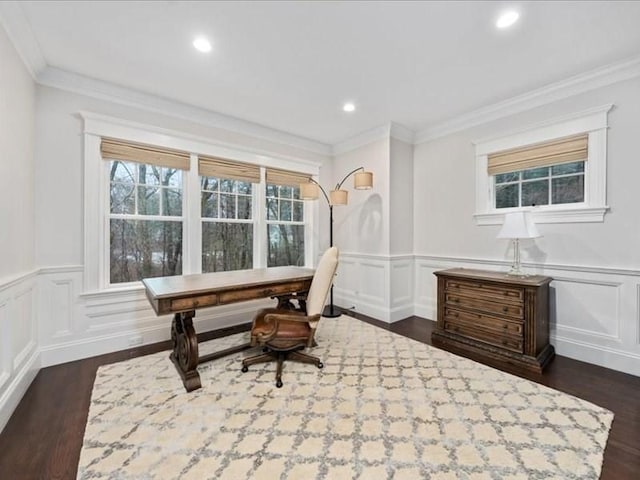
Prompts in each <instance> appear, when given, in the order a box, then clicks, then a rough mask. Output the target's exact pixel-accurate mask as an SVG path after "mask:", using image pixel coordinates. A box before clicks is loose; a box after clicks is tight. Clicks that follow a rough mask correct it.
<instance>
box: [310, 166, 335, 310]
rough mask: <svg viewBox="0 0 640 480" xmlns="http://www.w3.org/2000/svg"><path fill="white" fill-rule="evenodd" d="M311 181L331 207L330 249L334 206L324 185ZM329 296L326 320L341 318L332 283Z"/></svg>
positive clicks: (325, 308)
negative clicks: (334, 302)
mask: <svg viewBox="0 0 640 480" xmlns="http://www.w3.org/2000/svg"><path fill="white" fill-rule="evenodd" d="M309 181H311V182H313V183H315V184H316V185H317V186H318V187H319V188H320V191H321V192H322V195H324V198H325V200H326V201H327V205H329V247H333V204H332V203H331V200H329V196H328V195H327V192H325V190H324V188H322V185H320V184H319V183H318V182H316V181H315V180H314V179H313V178H309ZM343 181H344V180H343ZM329 295H330V297H329V298H330V301H329V305H327V306H326V307H324V310H323V311H322V316H323V317H325V318H336V317H339V316H340V315H342V313H341V312H340V311H339V310H337V309H336V308H335V306H334V304H333V282H332V283H331V293H330V294H329Z"/></svg>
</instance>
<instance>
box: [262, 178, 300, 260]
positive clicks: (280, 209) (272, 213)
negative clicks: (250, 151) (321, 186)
mask: <svg viewBox="0 0 640 480" xmlns="http://www.w3.org/2000/svg"><path fill="white" fill-rule="evenodd" d="M307 178H308V177H304V176H302V175H299V174H296V173H294V172H286V171H283V170H274V169H269V170H267V180H266V212H265V214H266V221H267V239H268V240H267V242H268V243H267V245H268V250H267V266H268V267H279V266H284V265H304V262H305V251H304V238H305V222H304V202H303V201H302V200H301V199H300V186H299V185H300V184H301V183H305V182H306V181H307Z"/></svg>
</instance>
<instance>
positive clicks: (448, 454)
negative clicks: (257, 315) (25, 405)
mask: <svg viewBox="0 0 640 480" xmlns="http://www.w3.org/2000/svg"><path fill="white" fill-rule="evenodd" d="M246 335H247V334H238V335H234V336H232V337H227V338H224V339H219V340H214V341H212V342H207V343H205V344H202V345H201V354H203V353H207V351H210V350H219V349H222V348H226V347H228V346H230V345H234V344H239V343H242V342H243V341H244V340H245V339H246ZM317 341H318V344H319V346H318V347H316V348H315V349H313V352H312V353H313V354H315V355H319V356H320V357H321V358H322V360H323V361H324V364H325V368H324V369H322V370H319V369H317V368H316V367H314V366H313V365H304V364H299V363H294V362H287V363H286V364H285V369H284V374H283V382H284V387H283V388H281V389H278V388H276V387H275V385H274V372H275V364H263V365H255V366H252V367H250V368H249V372H247V373H241V372H240V360H241V358H242V357H243V355H251V354H255V353H256V351H253V350H250V351H248V352H246V353H243V354H237V355H234V356H230V357H226V358H223V359H220V360H216V361H213V362H209V363H207V364H203V365H201V366H200V367H199V371H200V375H201V378H202V385H203V388H201V389H199V390H197V391H195V392H191V393H186V392H185V391H184V388H183V386H182V383H181V381H180V379H179V377H178V374H177V372H176V371H175V368H174V366H173V364H172V363H171V362H170V360H169V355H168V352H162V353H157V354H154V355H149V356H146V357H139V358H135V359H132V360H128V361H126V362H121V363H116V364H113V365H107V366H103V367H101V368H100V369H99V370H98V373H97V378H96V381H95V385H94V389H93V393H92V399H91V407H90V411H89V418H88V421H87V426H86V431H85V436H84V445H83V448H82V453H81V456H80V464H79V468H78V478H81V479H93V478H100V479H197V480H203V479H233V480H240V479H305V480H310V479H340V480H342V479H355V478H358V479H372V480H378V479H391V478H393V479H420V478H425V479H469V480H481V479H482V480H484V479H522V480H525V479H550V478H556V479H581V480H584V479H597V478H599V475H600V470H601V465H602V457H603V451H604V447H605V444H606V441H607V437H608V432H609V428H610V426H611V422H612V420H613V414H612V413H611V412H609V411H607V410H605V409H603V408H600V407H597V406H595V405H593V404H590V403H588V402H585V401H583V400H580V399H578V398H575V397H572V396H569V395H566V394H564V393H561V392H558V391H556V390H552V389H550V388H547V387H544V386H541V385H538V384H536V383H533V382H529V381H527V380H523V379H520V378H518V377H515V376H512V375H508V374H505V373H502V372H500V371H498V370H495V369H492V368H489V367H486V366H484V365H481V364H478V363H475V362H472V361H470V360H467V359H464V358H461V357H457V356H455V355H452V354H450V353H448V352H445V351H442V350H438V349H436V348H433V347H430V346H428V345H425V344H422V343H419V342H416V341H414V340H410V339H408V338H405V337H402V336H399V335H396V334H393V333H391V332H388V331H386V330H383V329H380V328H376V327H373V326H371V325H368V324H366V323H363V322H360V321H358V320H355V319H352V318H350V317H346V316H342V317H340V318H338V319H323V320H322V321H321V322H320V327H319V329H318V332H317Z"/></svg>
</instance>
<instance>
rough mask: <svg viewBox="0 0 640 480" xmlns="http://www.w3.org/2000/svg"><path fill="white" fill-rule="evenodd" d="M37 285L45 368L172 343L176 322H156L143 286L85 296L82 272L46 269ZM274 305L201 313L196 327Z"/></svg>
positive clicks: (233, 321)
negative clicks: (153, 344) (144, 346)
mask: <svg viewBox="0 0 640 480" xmlns="http://www.w3.org/2000/svg"><path fill="white" fill-rule="evenodd" d="M38 282H39V292H40V295H39V301H38V307H37V308H38V318H40V319H41V321H40V327H41V328H40V353H41V364H42V367H47V366H50V365H56V364H59V363H63V362H69V361H72V360H78V359H81V358H87V357H91V356H94V355H101V354H103V353H110V352H115V351H118V350H123V349H126V348H130V347H134V346H137V345H146V344H149V343H155V342H160V341H163V340H167V339H169V338H170V326H171V319H172V316H171V315H164V316H161V317H158V316H156V314H155V312H154V311H153V310H152V309H151V306H150V304H149V302H148V301H147V298H146V296H145V294H144V289H143V288H142V286H140V288H138V289H135V290H131V289H128V290H112V291H103V292H96V293H83V292H82V286H83V268H82V266H70V267H59V268H44V269H42V270H41V271H40V274H39V275H38ZM273 305H274V301H273V300H271V301H270V300H268V299H267V300H257V301H252V302H243V303H238V304H234V305H225V306H221V307H215V308H209V309H203V310H198V313H197V314H196V316H195V318H194V326H195V328H196V332H204V331H208V330H214V329H219V328H224V327H228V326H232V325H237V324H240V323H245V322H247V321H250V319H251V318H252V316H253V314H254V313H255V312H256V310H258V309H259V308H262V307H264V306H273ZM51 312H54V314H53V315H52V314H51Z"/></svg>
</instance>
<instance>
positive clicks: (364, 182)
mask: <svg viewBox="0 0 640 480" xmlns="http://www.w3.org/2000/svg"><path fill="white" fill-rule="evenodd" d="M354 174H355V175H354ZM351 175H354V177H353V188H355V189H356V190H369V189H370V188H372V187H373V173H371V172H366V171H365V170H364V167H358V168H356V169H355V170H353V171H351V172H349V173H347V175H345V177H344V178H343V179H342V180H341V181H340V182H339V183H337V184H336V187H335V188H334V189H333V190H331V191H330V192H329V195H327V192H326V191H325V189H324V188H322V185H320V184H319V183H318V182H316V181H315V180H314V179H313V178H309V181H308V182H307V183H301V184H300V198H301V199H302V200H317V199H318V198H319V197H320V192H322V195H323V196H324V198H325V200H326V201H327V203H328V204H329V247H333V207H334V205H346V204H347V203H348V200H349V192H348V191H346V190H341V187H342V184H343V183H344V182H345V180H346V179H347V178H349V177H350V176H351ZM330 295H331V297H330V303H329V305H327V306H326V307H325V308H324V311H323V312H322V316H323V317H328V318H335V317H339V316H340V315H342V312H340V311H339V310H338V309H336V308H335V306H334V305H333V285H331V294H330Z"/></svg>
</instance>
